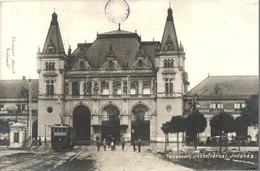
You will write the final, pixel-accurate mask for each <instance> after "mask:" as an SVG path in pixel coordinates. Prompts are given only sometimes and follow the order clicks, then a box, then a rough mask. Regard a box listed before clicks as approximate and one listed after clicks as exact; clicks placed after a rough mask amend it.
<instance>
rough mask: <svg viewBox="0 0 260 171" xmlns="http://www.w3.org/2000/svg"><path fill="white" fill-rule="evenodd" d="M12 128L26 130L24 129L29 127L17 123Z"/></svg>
mask: <svg viewBox="0 0 260 171" xmlns="http://www.w3.org/2000/svg"><path fill="white" fill-rule="evenodd" d="M10 127H11V128H24V127H27V125H25V124H23V123H19V122H16V123H14V124H12V125H11V126H10Z"/></svg>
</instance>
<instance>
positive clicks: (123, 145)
mask: <svg viewBox="0 0 260 171" xmlns="http://www.w3.org/2000/svg"><path fill="white" fill-rule="evenodd" d="M121 143H122V151H124V150H125V139H124V138H122V142H121Z"/></svg>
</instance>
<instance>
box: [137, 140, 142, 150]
mask: <svg viewBox="0 0 260 171" xmlns="http://www.w3.org/2000/svg"><path fill="white" fill-rule="evenodd" d="M141 145H142V144H141V140H140V139H138V142H137V146H138V152H139V153H140V152H141Z"/></svg>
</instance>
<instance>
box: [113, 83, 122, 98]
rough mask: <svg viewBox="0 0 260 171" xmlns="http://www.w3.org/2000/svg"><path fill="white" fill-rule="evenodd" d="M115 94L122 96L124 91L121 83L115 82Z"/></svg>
mask: <svg viewBox="0 0 260 171" xmlns="http://www.w3.org/2000/svg"><path fill="white" fill-rule="evenodd" d="M113 92H114V94H118V95H119V94H121V93H122V89H121V82H120V81H114V83H113Z"/></svg>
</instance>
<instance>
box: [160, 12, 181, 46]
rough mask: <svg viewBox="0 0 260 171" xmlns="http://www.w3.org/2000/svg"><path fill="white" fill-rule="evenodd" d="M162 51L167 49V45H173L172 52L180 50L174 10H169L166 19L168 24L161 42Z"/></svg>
mask: <svg viewBox="0 0 260 171" xmlns="http://www.w3.org/2000/svg"><path fill="white" fill-rule="evenodd" d="M161 43H162V44H161V50H165V49H167V48H166V46H167V44H171V45H172V46H173V48H172V50H174V51H177V50H179V44H178V39H177V34H176V30H175V26H174V22H173V16H172V9H171V8H169V9H168V16H167V19H166V24H165V27H164V31H163V37H162V42H161Z"/></svg>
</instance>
